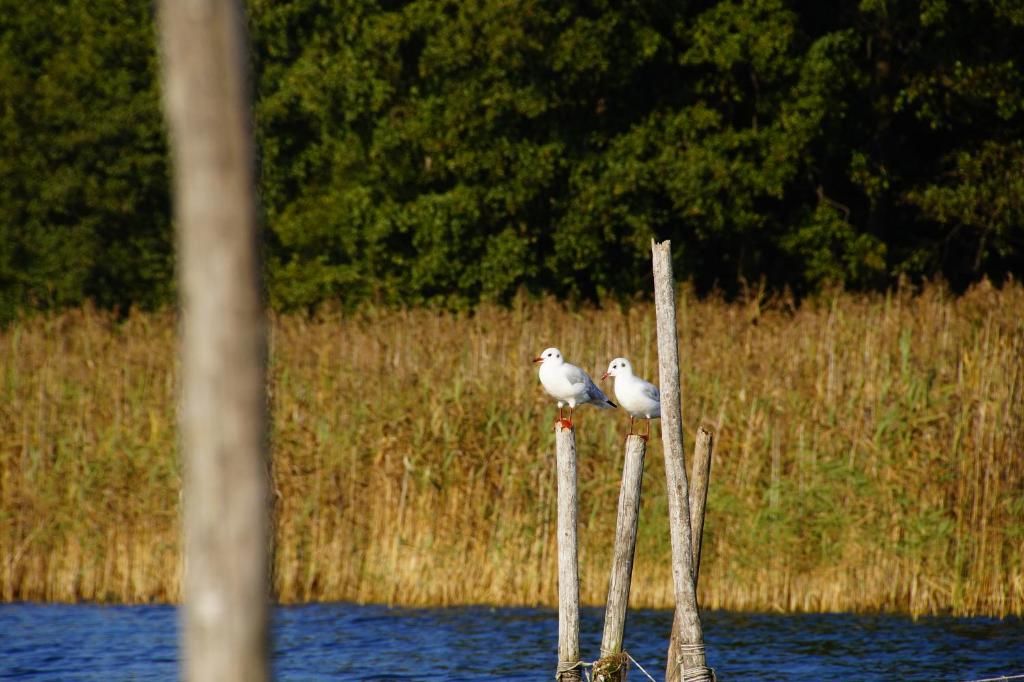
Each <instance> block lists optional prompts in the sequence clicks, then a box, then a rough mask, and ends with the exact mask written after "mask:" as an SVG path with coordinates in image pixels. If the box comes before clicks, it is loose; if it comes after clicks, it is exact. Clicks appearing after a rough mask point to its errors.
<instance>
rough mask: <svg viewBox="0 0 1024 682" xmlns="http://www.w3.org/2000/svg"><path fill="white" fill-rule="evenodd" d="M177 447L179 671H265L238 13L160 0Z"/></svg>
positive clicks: (258, 424) (251, 200) (196, 2)
mask: <svg viewBox="0 0 1024 682" xmlns="http://www.w3.org/2000/svg"><path fill="white" fill-rule="evenodd" d="M159 31H160V44H161V59H162V68H163V96H164V107H165V111H166V117H167V121H168V125H169V131H170V143H171V154H172V162H173V168H174V176H173V178H174V186H175V187H174V189H175V195H174V197H175V199H174V210H175V224H176V230H177V240H178V272H179V278H180V287H179V296H180V303H181V329H180V333H181V339H180V344H181V380H182V389H181V390H182V392H181V408H180V414H179V422H180V429H181V446H182V452H183V457H184V505H185V509H184V514H183V517H184V518H183V521H184V552H185V574H184V579H183V598H184V608H183V619H184V620H183V628H182V640H183V641H182V655H183V671H182V677H183V678H184V679H187V680H191V681H195V682H199V681H205V680H210V681H214V680H216V681H217V682H232V681H238V682H241V681H243V680H245V681H248V682H261V681H262V680H266V679H268V678H269V670H268V666H267V639H268V637H267V629H268V625H267V624H268V617H267V614H268V601H269V600H268V565H269V561H268V552H267V542H268V536H269V533H268V528H269V521H268V487H269V486H268V480H267V478H268V476H267V474H268V472H267V456H266V440H267V414H266V412H267V409H266V389H265V387H266V354H267V351H266V328H265V319H264V312H263V303H262V286H261V264H260V256H259V250H258V246H257V245H258V235H257V222H256V207H255V191H254V186H255V185H254V165H253V161H254V153H253V143H252V134H251V129H250V123H249V107H250V101H251V98H250V95H249V83H248V76H247V66H246V65H247V60H246V54H247V50H246V36H245V23H244V20H243V15H242V10H241V7H240V5H239V3H238V2H237V1H236V0H163V1H162V2H161V3H160V7H159Z"/></svg>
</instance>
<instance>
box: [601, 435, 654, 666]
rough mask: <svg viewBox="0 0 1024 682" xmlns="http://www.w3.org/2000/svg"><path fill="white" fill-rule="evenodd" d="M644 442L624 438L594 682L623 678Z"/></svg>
mask: <svg viewBox="0 0 1024 682" xmlns="http://www.w3.org/2000/svg"><path fill="white" fill-rule="evenodd" d="M646 452H647V441H646V440H645V439H644V438H642V437H640V436H637V435H630V436H627V437H626V446H625V457H624V460H623V463H622V487H621V488H620V489H619V510H618V516H617V519H616V523H615V550H614V554H613V557H612V571H611V577H610V578H609V580H608V603H607V606H606V607H605V614H604V633H603V634H602V636H601V658H600V660H598V662H597V663H595V664H594V682H621V680H624V679H625V678H626V675H625V673H626V661H625V660H623V659H624V657H623V655H622V640H623V635H624V632H625V628H626V608H627V607H628V606H629V586H630V581H631V580H632V577H633V558H634V555H635V551H636V533H637V522H638V520H639V515H640V490H641V488H642V484H643V477H644V454H645V453H646Z"/></svg>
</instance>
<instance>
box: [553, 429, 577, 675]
mask: <svg viewBox="0 0 1024 682" xmlns="http://www.w3.org/2000/svg"><path fill="white" fill-rule="evenodd" d="M555 460H556V462H555V463H556V466H557V468H558V668H557V670H556V672H555V678H556V679H557V680H558V682H569V681H570V680H580V679H582V674H581V670H582V668H581V665H580V571H579V557H578V554H577V548H578V544H577V535H576V528H577V517H578V516H579V496H578V492H577V485H578V484H577V480H576V431H575V429H573V428H572V427H570V428H568V429H566V428H562V426H561V424H559V425H558V426H556V427H555Z"/></svg>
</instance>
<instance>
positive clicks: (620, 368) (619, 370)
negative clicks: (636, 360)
mask: <svg viewBox="0 0 1024 682" xmlns="http://www.w3.org/2000/svg"><path fill="white" fill-rule="evenodd" d="M632 373H633V367H632V366H630V364H629V360H627V359H626V358H615V359H614V360H612V361H611V362H609V363H608V371H607V372H605V373H604V374H602V375H601V378H602V379H607V378H608V377H621V376H627V375H630V374H632Z"/></svg>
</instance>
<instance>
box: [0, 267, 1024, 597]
mask: <svg viewBox="0 0 1024 682" xmlns="http://www.w3.org/2000/svg"><path fill="white" fill-rule="evenodd" d="M653 317H654V311H653V307H652V305H651V304H649V303H646V302H637V303H635V304H632V305H621V306H613V307H607V308H604V309H579V310H567V309H566V308H564V307H562V306H560V305H558V304H556V303H554V302H552V301H527V300H520V301H517V302H516V303H515V304H514V305H513V306H512V307H511V308H497V307H490V306H484V307H482V308H480V309H478V310H477V311H476V312H475V313H474V314H462V315H453V314H445V313H438V312H432V311H426V310H408V311H367V312H363V313H360V314H357V315H351V314H350V315H343V314H340V313H336V312H330V311H321V312H319V313H317V314H316V315H313V316H298V315H291V316H284V317H276V318H274V319H273V320H272V331H271V365H272V366H271V377H272V378H271V382H272V383H271V387H270V400H271V403H272V411H273V417H274V419H273V429H272V434H271V439H272V451H273V464H272V475H273V482H274V500H273V502H274V513H275V528H276V537H275V543H276V556H275V561H274V570H275V573H274V585H275V589H276V592H277V595H278V597H279V598H280V600H281V601H284V602H296V601H311V600H353V601H359V602H369V601H372V602H385V603H393V604H405V605H449V604H461V603H492V604H526V605H536V604H554V603H556V601H557V599H556V568H555V566H556V554H555V518H554V510H555V470H554V437H553V433H552V431H551V426H552V422H553V419H554V416H555V410H554V405H553V403H552V402H550V400H549V399H547V398H546V397H545V396H544V395H543V392H542V391H541V389H540V386H539V385H538V382H537V376H536V369H535V367H534V366H532V365H531V363H530V358H532V357H533V356H534V355H536V354H537V352H538V351H540V350H542V349H543V348H544V347H546V346H550V345H557V346H559V347H560V348H561V349H562V351H563V354H564V355H565V356H566V357H567V358H569V359H570V360H571V361H573V362H576V363H577V364H580V365H582V366H584V367H585V368H587V369H588V370H590V371H591V373H592V374H594V375H595V376H596V375H600V374H601V373H602V372H603V370H604V368H605V367H606V366H607V363H608V361H609V360H610V359H611V358H612V357H615V356H617V355H625V356H627V357H629V358H630V359H631V360H632V361H633V364H634V366H635V367H636V368H637V370H638V371H639V372H640V373H642V374H643V375H645V376H648V377H651V378H654V377H656V375H657V371H656V368H657V363H656V342H655V338H654V319H653ZM679 317H680V319H679V321H680V338H681V339H682V344H683V345H682V349H681V350H682V355H681V357H682V360H683V363H684V367H683V385H684V396H683V404H684V422H685V424H686V427H687V435H688V436H692V433H693V430H694V427H696V425H697V424H698V423H701V422H703V423H706V424H708V425H709V426H710V428H711V429H712V430H713V431H714V432H715V436H716V441H715V459H714V463H713V467H712V479H711V486H710V493H709V499H708V512H707V522H706V527H705V542H704V552H703V564H702V568H701V585H700V592H699V597H700V601H701V603H702V605H703V606H704V607H710V608H730V609H746V610H780V611H821V610H827V611H834V610H856V611H865V610H870V611H874V610H885V611H899V612H908V613H912V614H928V613H954V614H993V615H1006V614H1022V612H1024V570H1022V560H1024V466H1022V454H1024V286H1021V285H1018V284H1009V285H1007V286H1005V287H1003V288H1002V289H1000V290H996V289H994V288H992V287H991V286H988V285H984V284H983V285H980V286H978V287H976V288H975V289H973V290H971V291H970V292H968V293H967V294H966V295H963V296H960V297H953V296H951V295H950V294H948V293H947V292H946V291H945V290H944V289H943V288H941V287H939V286H932V287H929V288H927V289H926V290H925V291H924V292H923V293H920V294H918V295H915V296H911V295H910V294H907V293H894V294H890V295H888V296H863V297H862V296H855V295H850V294H841V293H840V294H835V295H833V296H824V297H822V298H820V299H818V300H816V301H810V302H805V303H804V304H803V305H802V306H800V307H799V308H795V307H794V306H791V305H787V304H786V303H785V301H774V302H765V301H762V300H760V299H757V298H755V299H752V300H750V301H748V302H747V303H745V304H726V303H723V302H721V301H718V300H713V299H711V300H697V299H695V298H694V297H693V296H691V295H689V294H688V293H686V292H683V295H682V297H681V308H680V316H679ZM175 324H176V322H175V319H174V317H173V315H171V314H169V313H162V314H140V313H134V314H131V315H129V316H128V318H127V319H123V320H117V319H115V318H114V317H112V316H111V315H109V314H107V313H103V312H98V311H95V310H91V309H82V310H76V311H70V312H66V313H62V314H59V315H54V316H51V317H39V318H33V319H30V320H27V321H24V322H21V323H19V324H17V325H15V326H13V327H11V328H9V329H6V330H4V331H3V332H0V346H2V358H3V359H2V363H3V365H2V387H0V390H2V400H0V439H2V440H0V560H2V565H0V597H2V599H4V600H7V601H10V600H21V599H32V600H52V601H76V600H95V601H117V602H146V601H175V600H177V599H178V595H179V589H180V576H181V561H180V556H179V548H180V547H179V542H178V537H177V532H178V514H179V500H180V485H181V478H180V473H179V464H178V461H177V457H176V440H175V431H174V419H175V400H176V384H175V382H176V367H175V361H174V349H175V340H174V332H175ZM609 388H610V387H609ZM627 421H628V420H627V419H626V417H625V415H624V414H623V413H622V412H615V413H611V412H598V411H597V410H593V409H590V408H583V409H582V410H581V411H579V412H578V413H577V430H578V434H577V442H578V449H579V456H580V462H579V472H580V495H581V509H580V524H581V528H580V537H581V543H582V545H581V548H580V562H581V576H582V585H581V597H582V599H583V601H584V602H586V603H592V604H600V603H603V601H604V598H605V590H606V588H607V580H608V571H609V561H610V553H611V539H612V538H613V537H614V528H615V518H614V517H615V510H616V501H617V495H618V484H619V477H620V474H621V463H622V462H621V460H622V437H623V434H624V431H625V428H626V426H627ZM656 434H657V428H656V427H655V435H656ZM664 483H665V482H664V471H663V469H662V463H661V445H660V441H659V440H658V439H657V438H653V439H652V441H651V446H650V449H649V452H648V457H647V464H646V472H645V482H644V499H643V505H642V509H641V519H640V536H639V539H638V543H637V561H636V566H635V569H634V581H633V589H632V604H633V605H634V606H649V607H667V606H669V605H670V604H671V601H672V590H671V579H670V574H669V556H670V549H669V542H668V529H667V525H666V519H667V511H666V497H665V489H664Z"/></svg>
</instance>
